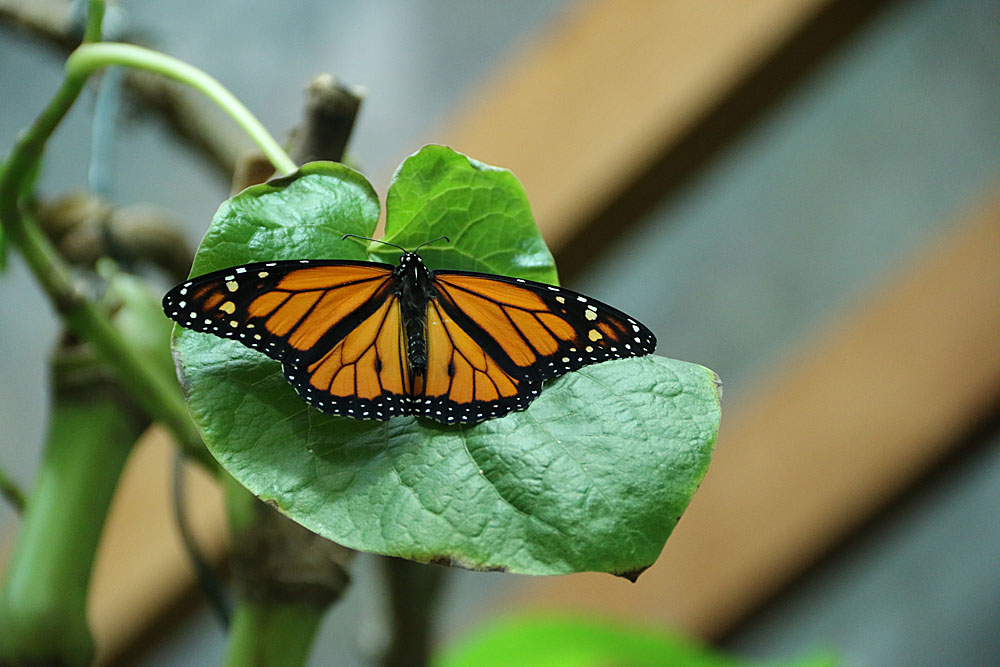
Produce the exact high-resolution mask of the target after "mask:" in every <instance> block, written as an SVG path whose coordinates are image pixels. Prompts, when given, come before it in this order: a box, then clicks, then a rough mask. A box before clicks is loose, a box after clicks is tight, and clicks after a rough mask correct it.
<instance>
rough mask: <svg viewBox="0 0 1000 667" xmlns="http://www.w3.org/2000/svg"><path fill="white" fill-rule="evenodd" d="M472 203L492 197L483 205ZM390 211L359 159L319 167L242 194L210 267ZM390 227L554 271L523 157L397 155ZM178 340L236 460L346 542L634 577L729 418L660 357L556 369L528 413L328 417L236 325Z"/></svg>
mask: <svg viewBox="0 0 1000 667" xmlns="http://www.w3.org/2000/svg"><path fill="white" fill-rule="evenodd" d="M438 179H440V180H444V181H447V182H449V183H451V185H449V186H448V187H445V188H438V187H436V185H435V184H436V183H437V180H438ZM462 179H465V180H464V181H463V180H462ZM463 182H464V183H465V185H463V184H462V183H463ZM463 189H464V190H472V191H473V192H471V193H470V192H463ZM483 193H487V195H483ZM481 196H482V197H483V198H482V199H480V197H481ZM428 200H430V201H428ZM465 207H471V210H473V211H476V212H478V213H481V215H479V214H477V215H476V216H474V217H475V219H476V221H477V222H469V220H468V218H469V217H470V214H469V213H468V211H467V210H466V208H465ZM484 211H485V213H484ZM377 216H378V204H377V202H376V200H375V196H374V194H373V192H372V190H371V187H370V186H369V185H368V184H367V182H365V181H364V179H363V178H362V177H361V176H360V175H358V174H357V173H356V172H353V171H351V170H349V169H347V168H346V167H343V166H341V165H334V164H327V163H314V164H311V165H306V166H305V167H303V168H302V169H301V170H299V172H297V173H296V174H295V175H293V176H291V177H288V178H286V179H282V180H281V181H276V182H271V183H269V184H265V185H261V186H255V187H253V188H249V189H248V190H246V191H244V192H243V193H240V194H239V195H237V196H236V197H234V198H233V199H231V200H230V201H229V202H227V203H225V204H223V206H222V207H221V208H220V209H219V213H218V214H217V215H216V217H215V220H214V221H213V223H212V227H211V229H210V230H209V233H208V235H207V236H206V237H205V241H204V242H203V244H202V247H201V249H200V250H199V252H198V256H197V259H196V262H195V269H194V273H195V274H200V273H204V272H207V271H211V270H215V269H219V268H225V267H227V266H232V265H235V264H242V263H247V262H251V261H266V260H272V259H293V258H318V257H332V258H358V259H361V258H364V257H365V250H366V249H367V250H369V252H370V253H371V254H376V253H380V254H381V253H386V252H387V251H386V250H385V248H386V246H382V245H381V244H377V243H376V244H371V245H370V247H369V246H366V245H364V244H361V243H358V242H357V241H356V240H351V241H341V236H342V235H343V234H344V233H354V234H359V235H362V236H371V235H372V233H373V230H374V226H375V221H376V219H377ZM387 228H388V229H389V230H390V233H391V234H394V235H395V237H394V238H395V242H400V243H403V244H405V247H413V246H415V245H417V244H418V243H421V242H424V241H427V240H430V239H433V238H435V236H439V235H440V234H441V233H447V234H449V235H452V236H453V238H452V242H451V243H450V244H441V247H440V248H439V249H438V250H437V252H436V255H435V257H436V258H437V260H438V261H439V262H441V263H440V264H438V265H437V266H438V268H446V267H447V268H462V269H469V268H486V267H489V270H495V271H497V272H499V273H503V274H506V275H513V276H519V277H521V276H523V277H535V278H537V277H540V276H543V275H552V276H554V269H553V267H552V266H551V255H549V254H548V251H547V250H546V249H545V248H544V244H541V239H540V236H539V235H538V231H537V229H536V228H535V226H534V222H533V221H532V220H531V217H530V211H528V208H527V204H526V202H525V201H524V193H523V190H522V189H521V187H520V185H519V184H517V182H516V180H515V179H513V177H512V176H511V175H510V173H509V172H506V171H503V170H495V169H492V168H484V167H483V166H482V165H477V163H474V162H472V161H470V160H469V159H468V158H466V157H465V156H462V155H459V154H457V153H454V152H453V151H451V150H449V149H445V148H443V147H438V146H435V147H429V148H425V149H424V150H422V151H420V152H419V153H417V154H416V155H415V156H413V157H411V158H409V159H408V160H407V161H406V162H405V163H404V165H403V166H402V167H401V168H400V169H399V170H398V171H397V174H396V178H395V181H394V183H393V186H392V189H391V191H390V196H389V211H388V221H387ZM540 244H541V245H540ZM511 247H513V248H514V250H511ZM435 248H437V246H429V247H427V248H425V249H422V250H421V254H422V255H423V254H425V251H426V254H428V255H430V254H431V252H430V251H432V250H433V249H435ZM174 345H175V359H176V362H177V365H178V369H179V374H180V376H181V378H182V381H183V383H184V386H185V389H186V391H187V395H188V399H189V403H190V406H191V411H192V414H193V416H194V418H195V421H196V422H197V424H198V425H199V427H200V428H201V430H202V433H203V435H204V438H205V442H206V444H207V445H208V448H209V450H210V451H211V452H212V453H213V454H214V455H215V457H216V458H217V459H218V460H219V462H220V463H221V464H222V466H223V467H224V468H226V470H228V471H229V472H230V473H231V474H232V475H233V477H235V478H236V479H237V480H239V481H240V483H242V484H243V485H244V486H246V487H247V488H248V489H250V490H251V491H252V492H253V493H255V494H256V495H258V496H260V497H261V498H262V499H265V500H269V501H273V502H274V504H275V505H276V506H277V507H278V508H279V509H280V510H281V511H283V512H285V513H286V514H287V515H288V516H290V517H291V518H292V519H294V520H296V521H298V522H299V523H301V524H303V525H304V526H306V527H307V528H310V529H311V530H313V531H315V532H317V533H319V534H321V535H323V536H325V537H328V538H330V539H332V540H334V541H335V542H338V543H340V544H343V545H344V546H348V547H351V548H354V549H358V550H362V551H372V552H377V553H384V554H390V555H395V556H402V557H405V558H410V559H413V560H419V561H431V562H439V563H448V564H454V565H460V566H462V567H468V568H475V569H504V570H511V571H515V572H524V573H533V574H555V573H566V572H577V571H583V570H596V571H605V572H613V573H618V574H621V575H622V576H628V577H630V578H634V577H635V576H638V574H639V573H640V572H641V571H642V570H643V569H645V568H646V567H648V566H649V565H650V564H652V563H653V561H655V560H656V558H657V556H658V554H659V552H660V550H661V549H662V547H663V544H664V542H665V540H666V539H667V536H668V535H669V534H670V531H671V530H672V529H673V526H674V525H675V524H676V522H677V519H678V518H679V517H680V515H681V513H682V512H683V511H684V508H685V507H686V506H687V503H688V501H689V500H690V498H691V495H692V494H693V493H694V491H695V489H696V488H697V486H698V483H699V482H700V480H701V478H702V477H703V475H704V474H705V471H706V469H707V466H708V461H709V457H710V455H711V449H712V445H713V443H714V442H715V436H716V432H717V429H718V422H719V401H718V393H717V387H716V384H715V376H714V374H713V373H712V372H711V371H709V370H708V369H706V368H703V367H701V366H696V365H694V364H688V363H684V362H680V361H673V360H669V359H664V358H661V357H642V358H633V359H627V360H619V361H614V362H607V363H603V364H598V365H595V366H590V367H587V368H585V369H583V370H581V371H578V372H575V373H571V374H568V375H566V376H563V377H562V378H559V379H557V380H555V381H553V382H549V383H547V384H546V387H545V389H544V390H543V391H542V393H541V396H540V397H539V398H538V399H537V400H536V401H535V402H534V403H533V404H532V406H531V408H530V409H529V410H528V411H527V412H518V413H513V414H511V415H508V416H507V417H505V418H503V419H496V420H490V421H487V422H483V423H481V424H478V425H476V426H472V427H469V426H465V427H461V426H458V427H446V426H443V425H440V424H437V423H435V422H431V421H426V420H422V419H417V418H414V417H407V418H394V419H392V420H390V421H389V422H373V421H355V420H351V419H345V418H336V417H331V416H328V415H324V414H322V413H320V412H318V411H316V410H313V409H312V408H309V407H308V406H307V405H306V404H305V403H304V402H303V401H302V400H300V399H299V397H298V396H297V395H296V394H295V392H294V390H293V389H292V388H291V387H290V386H289V385H288V383H287V382H286V381H285V380H284V378H283V376H282V373H281V366H280V364H279V363H277V362H275V361H272V360H270V359H268V358H267V357H264V356H262V355H260V354H258V353H256V352H254V351H252V350H250V349H248V348H246V347H244V346H242V345H240V344H238V343H236V342H234V341H231V340H222V339H219V338H216V337H213V336H210V335H207V334H200V333H196V332H192V331H188V330H177V334H176V338H175V344H174Z"/></svg>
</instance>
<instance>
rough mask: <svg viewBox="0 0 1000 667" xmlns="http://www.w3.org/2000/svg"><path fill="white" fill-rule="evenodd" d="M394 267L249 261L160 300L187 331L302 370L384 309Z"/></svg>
mask: <svg viewBox="0 0 1000 667" xmlns="http://www.w3.org/2000/svg"><path fill="white" fill-rule="evenodd" d="M392 269H393V267H392V266H391V265H388V264H377V263H374V262H351V261H340V260H293V261H282V262H259V263H256V264H247V265H245V266H239V267H233V268H231V269H224V270H222V271H215V272H213V273H208V274H205V275H203V276H198V277H197V278H193V279H191V280H189V281H188V282H185V283H183V284H181V285H178V286H177V287H175V288H173V289H172V290H170V291H169V292H168V293H167V295H166V296H165V297H164V298H163V309H164V311H165V312H166V313H167V315H168V316H169V317H170V318H171V319H173V320H175V321H176V322H178V323H179V324H180V325H181V326H183V327H186V328H188V329H192V330H194V331H202V332H205V333H211V334H214V335H216V336H220V337H223V338H232V339H235V340H238V341H239V342H241V343H243V344H244V345H247V346H249V347H251V348H253V349H256V350H259V351H261V352H263V353H264V354H266V355H268V356H269V357H271V358H273V359H278V360H279V361H283V362H286V363H290V364H294V365H302V364H307V363H310V362H312V361H315V359H316V358H318V357H321V356H323V355H324V354H326V352H327V351H328V350H329V349H330V348H331V347H332V346H333V345H334V344H335V343H336V342H337V341H339V340H341V339H343V338H344V337H345V336H346V335H347V334H348V333H349V332H350V331H352V330H354V329H355V327H357V326H358V325H359V324H360V323H361V322H363V321H364V320H365V318H367V317H368V316H369V315H371V313H372V312H374V311H375V310H377V309H378V308H379V306H380V305H382V303H383V302H384V301H385V300H386V299H387V298H388V296H389V292H390V290H389V287H390V283H391V280H392Z"/></svg>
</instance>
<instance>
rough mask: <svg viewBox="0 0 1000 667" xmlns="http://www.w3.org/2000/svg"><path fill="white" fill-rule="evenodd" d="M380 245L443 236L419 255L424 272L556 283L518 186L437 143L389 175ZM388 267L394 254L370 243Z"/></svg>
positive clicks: (413, 244)
mask: <svg viewBox="0 0 1000 667" xmlns="http://www.w3.org/2000/svg"><path fill="white" fill-rule="evenodd" d="M386 209H387V212H386V219H387V220H386V233H385V240H386V241H391V242H392V243H395V244H397V245H400V246H403V247H404V248H410V249H412V248H415V247H416V246H418V245H420V244H421V243H424V242H425V241H430V240H433V239H435V238H437V237H439V236H447V237H449V238H450V239H451V242H450V243H446V242H444V241H442V242H439V243H435V244H432V245H429V246H427V247H426V248H423V249H421V250H420V256H421V257H422V258H423V260H424V261H425V262H426V263H427V265H428V266H429V267H430V268H432V269H446V268H447V269H460V270H463V271H481V272H483V273H499V274H503V275H508V276H517V277H518V278H525V279H530V280H537V281H540V282H543V283H549V284H550V285H558V284H559V278H558V275H557V274H556V265H555V261H554V260H553V259H552V253H550V252H549V248H548V246H546V245H545V241H544V240H542V236H541V234H539V232H538V227H536V226H535V220H534V218H533V217H532V216H531V206H530V205H529V204H528V197H527V195H525V194H524V188H523V187H521V183H520V182H519V181H518V180H517V178H516V177H515V176H514V174H512V173H511V172H509V171H508V170H506V169H500V168H498V167H491V166H489V165H485V164H483V163H482V162H477V161H476V160H473V159H471V158H469V157H466V156H465V155H462V154H461V153H456V152H455V151H453V150H451V149H450V148H447V147H445V146H424V147H423V148H422V149H420V151H418V152H417V153H415V154H414V155H411V156H410V157H409V158H407V159H406V160H405V161H404V162H403V164H401V165H400V166H399V168H398V169H396V173H395V174H393V177H392V184H391V185H390V186H389V194H388V196H387V197H386ZM372 251H373V253H375V254H376V256H378V257H381V258H383V259H382V261H386V262H390V263H393V264H394V263H395V262H396V259H397V257H398V256H399V252H398V251H395V250H392V249H389V248H388V246H385V245H380V244H374V245H373V247H372Z"/></svg>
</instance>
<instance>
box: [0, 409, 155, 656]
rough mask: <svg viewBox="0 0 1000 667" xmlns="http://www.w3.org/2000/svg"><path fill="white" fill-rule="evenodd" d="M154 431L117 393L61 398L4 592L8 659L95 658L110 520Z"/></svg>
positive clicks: (1, 641) (2, 641) (1, 616)
mask: <svg viewBox="0 0 1000 667" xmlns="http://www.w3.org/2000/svg"><path fill="white" fill-rule="evenodd" d="M143 428H144V424H143V423H142V422H141V420H137V419H136V416H135V413H134V411H132V410H129V408H128V404H127V402H124V401H122V399H121V396H120V395H118V394H117V393H114V392H97V393H96V394H94V393H92V394H91V395H90V396H86V397H82V398H80V397H70V398H57V400H56V402H55V405H54V406H53V411H52V420H51V425H50V430H49V435H48V441H47V443H46V447H45V452H44V454H43V459H42V464H41V468H40V470H39V473H38V478H37V480H36V482H35V487H34V489H33V490H32V491H31V493H30V494H29V496H28V502H27V507H26V510H25V513H24V519H23V522H22V524H21V527H20V531H19V533H18V539H17V543H16V544H15V548H14V552H13V555H12V557H11V561H10V564H9V566H8V569H7V573H6V579H5V581H4V585H3V588H2V589H0V664H46V665H48V664H53V665H86V664H89V663H90V662H91V660H92V659H93V655H94V643H93V639H92V638H91V635H90V630H89V628H88V626H87V616H86V605H87V591H88V588H89V583H90V574H91V569H92V568H93V564H94V557H95V553H96V551H97V545H98V541H99V539H100V535H101V530H102V528H103V526H104V519H105V516H106V514H107V511H108V506H109V505H110V503H111V498H112V496H113V494H114V490H115V487H116V485H117V483H118V478H119V476H120V475H121V471H122V468H123V467H124V465H125V461H126V459H127V458H128V455H129V452H130V451H131V446H132V444H133V443H134V442H135V439H136V438H137V437H138V436H139V434H140V433H141V431H142V430H143Z"/></svg>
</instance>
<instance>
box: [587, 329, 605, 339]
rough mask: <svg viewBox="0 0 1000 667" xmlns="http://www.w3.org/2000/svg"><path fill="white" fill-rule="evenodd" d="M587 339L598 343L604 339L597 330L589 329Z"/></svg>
mask: <svg viewBox="0 0 1000 667" xmlns="http://www.w3.org/2000/svg"><path fill="white" fill-rule="evenodd" d="M587 338H589V339H590V340H593V341H598V340H601V339H602V338H604V336H603V335H601V332H600V331H598V330H597V329H591V330H590V331H589V332H587Z"/></svg>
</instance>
